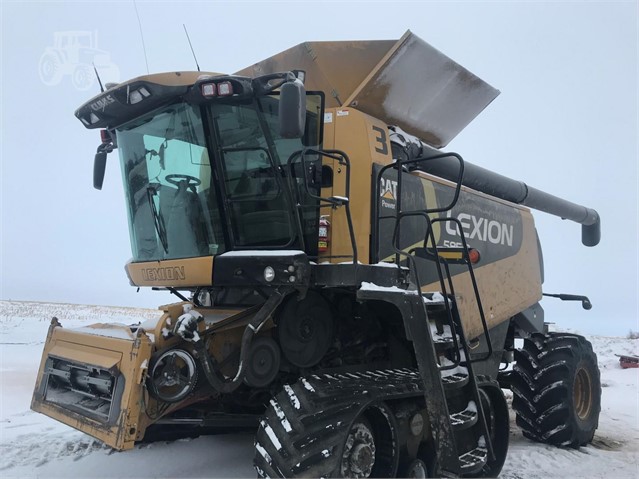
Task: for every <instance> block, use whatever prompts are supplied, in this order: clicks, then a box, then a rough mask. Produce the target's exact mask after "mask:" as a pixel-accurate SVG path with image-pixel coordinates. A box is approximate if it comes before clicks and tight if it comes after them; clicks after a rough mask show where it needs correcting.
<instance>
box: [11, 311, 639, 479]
mask: <svg viewBox="0 0 639 479" xmlns="http://www.w3.org/2000/svg"><path fill="white" fill-rule="evenodd" d="M158 315H159V311H155V310H147V309H130V308H112V307H100V306H79V305H69V304H50V303H22V302H17V301H0V394H1V395H0V477H3V478H8V477H21V478H22V477H41V478H52V477H87V478H88V477H131V478H136V479H137V478H140V477H255V472H254V470H253V467H252V461H253V438H252V436H251V435H248V434H233V435H220V436H208V437H200V438H197V439H190V440H180V441H175V442H169V443H167V442H159V443H154V444H147V445H140V446H138V447H136V448H135V449H133V450H131V451H126V452H115V451H113V450H111V449H109V448H107V447H105V446H103V445H102V444H101V443H99V442H98V441H94V440H93V439H92V438H91V437H89V436H87V435H85V434H83V433H81V432H78V431H75V430H73V429H71V428H69V427H67V426H64V425H62V424H60V423H58V422H56V421H54V420H52V419H49V418H47V417H46V416H43V415H41V414H36V413H34V412H32V411H31V410H30V409H29V405H30V402H31V394H32V392H33V386H34V383H35V377H36V373H37V369H38V366H39V362H40V356H41V353H42V344H43V341H44V338H45V336H46V332H47V329H48V325H49V321H50V318H51V317H52V316H56V317H58V319H59V320H60V321H61V323H62V324H63V326H67V327H76V326H82V325H86V324H91V323H94V322H118V321H119V322H125V323H135V322H138V321H144V320H145V319H147V318H154V317H158ZM590 339H591V341H592V343H593V346H594V348H595V351H596V352H597V354H598V356H599V366H600V368H601V378H602V385H603V399H602V413H601V419H600V423H599V429H598V431H597V434H596V435H595V440H594V443H593V444H592V445H591V446H588V447H584V448H581V449H579V450H574V449H558V448H554V447H550V446H545V445H541V444H536V443H533V442H531V441H528V440H527V439H525V438H523V437H522V435H521V432H520V431H519V429H518V428H517V426H516V425H515V422H514V416H512V421H511V438H510V451H509V453H508V459H507V460H506V465H505V466H504V470H503V472H502V474H501V477H504V478H510V479H520V478H547V477H556V478H559V477H562V478H563V477H597V478H604V477H605V478H609V477H610V478H613V477H614V478H620V477H625V478H635V479H636V478H639V369H626V370H623V369H621V368H620V367H619V361H618V358H617V357H615V354H635V355H637V354H639V340H631V339H625V338H618V337H602V336H597V337H592V338H590Z"/></svg>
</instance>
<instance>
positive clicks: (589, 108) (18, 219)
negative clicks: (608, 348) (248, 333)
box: [0, 0, 639, 334]
mask: <svg viewBox="0 0 639 479" xmlns="http://www.w3.org/2000/svg"><path fill="white" fill-rule="evenodd" d="M1 9H2V10H1V16H2V20H1V31H2V33H1V35H2V38H1V54H2V58H1V68H2V70H1V80H0V84H1V98H0V104H1V110H2V112H1V113H2V116H1V124H0V135H1V137H0V162H1V163H0V168H1V172H0V176H1V177H2V197H1V203H0V213H1V216H2V224H1V231H0V234H1V239H0V242H1V248H2V249H1V258H0V270H1V278H0V279H1V284H0V298H1V299H22V300H42V301H59V302H74V303H88V304H107V305H120V306H127V305H130V306H148V307H156V306H157V305H160V304H163V303H166V302H170V301H172V298H171V297H170V296H168V295H167V294H166V293H158V292H151V291H144V290H143V291H140V292H139V293H136V292H135V288H133V287H131V286H129V284H128V280H127V278H126V275H125V273H124V264H125V262H126V261H127V260H128V258H130V256H131V249H130V245H129V234H128V230H127V220H126V212H125V207H124V198H123V193H122V182H121V178H120V172H119V166H118V164H117V161H116V160H117V155H111V156H110V157H109V164H108V166H107V175H106V179H105V186H104V188H103V190H102V191H101V192H98V191H96V190H94V189H93V187H92V168H93V155H94V153H95V148H96V147H97V145H98V141H99V137H98V133H97V132H95V131H89V130H86V129H85V128H84V127H83V126H82V124H81V123H80V122H79V121H78V120H77V119H76V118H75V117H74V116H73V112H74V110H75V109H76V108H77V107H78V106H79V105H80V104H81V103H83V102H84V101H86V100H87V99H88V98H90V97H91V96H93V95H94V94H96V93H97V92H98V87H97V85H96V84H95V83H94V84H93V85H92V86H90V88H89V89H88V90H85V91H82V90H81V88H84V87H86V86H87V85H86V82H85V81H83V78H82V75H81V72H79V73H78V72H76V77H75V84H74V82H73V79H74V78H73V76H72V74H71V73H72V72H73V64H69V65H68V71H65V72H63V73H64V74H63V75H60V76H59V77H58V78H54V77H51V76H49V77H46V76H43V75H42V74H41V72H40V71H39V63H40V61H41V58H42V56H43V55H44V54H45V53H46V52H47V49H48V48H55V46H56V45H54V37H55V35H56V33H58V34H59V33H64V32H71V31H90V32H92V36H93V40H94V42H96V43H97V44H96V45H94V46H96V47H97V48H98V49H99V50H103V51H104V52H106V53H107V54H108V58H105V57H103V58H102V62H103V63H104V67H103V68H101V70H102V71H103V80H105V81H113V80H120V81H122V80H126V79H129V78H132V77H135V76H138V75H141V74H144V73H146V65H145V58H144V53H143V49H142V41H141V39H140V31H139V27H138V19H137V17H136V12H135V5H134V4H133V2H132V1H123V2H97V1H93V2H88V1H87V2H28V1H22V2H10V1H5V0H1ZM137 9H138V11H139V14H140V20H141V25H142V31H143V33H144V41H145V44H146V51H147V60H148V65H149V69H150V71H151V72H152V73H153V72H160V71H171V70H193V69H195V65H194V62H193V59H192V56H191V53H190V50H189V47H188V44H187V42H186V39H185V36H184V32H183V29H182V24H183V23H184V24H186V25H187V27H188V29H189V33H190V36H191V40H192V42H193V46H194V48H195V51H196V53H197V56H198V61H199V63H200V66H201V67H202V69H203V70H211V71H219V72H229V73H231V72H234V71H237V70H239V69H240V68H242V67H245V66H247V65H250V64H252V63H255V62H257V61H259V60H261V59H263V58H266V57H268V56H271V55H273V54H275V53H277V52H279V51H281V50H284V49H286V48H289V47H291V46H293V45H296V44H298V43H301V42H303V41H307V40H355V39H359V40H369V39H397V38H399V37H400V36H401V35H402V34H403V33H404V32H405V31H406V30H407V29H410V30H412V31H413V32H414V33H415V34H417V35H418V36H419V37H421V38H422V39H424V40H426V41H427V42H428V43H430V44H431V45H433V46H434V47H436V48H438V49H439V50H441V51H442V52H444V53H445V54H447V55H448V56H450V57H451V58H453V59H454V60H456V61H457V62H458V63H460V64H462V65H463V66H465V67H466V68H468V69H469V70H471V71H472V72H474V73H475V74H477V75H478V76H480V77H481V78H483V79H484V80H485V81H487V82H488V83H490V84H491V85H493V86H494V87H496V88H497V89H499V90H500V91H501V92H502V93H501V95H500V96H499V97H498V98H497V99H496V100H495V101H494V102H493V103H492V104H491V105H490V106H489V107H488V108H487V109H486V110H485V111H484V112H483V113H482V114H480V115H479V117H478V118H477V119H476V120H475V121H473V123H471V124H470V126H468V127H467V128H466V129H465V130H464V131H462V132H461V133H460V135H459V136H458V137H457V138H456V139H455V140H454V141H453V142H452V143H451V144H450V145H449V147H448V149H449V150H454V151H457V152H459V153H461V154H462V155H463V156H464V157H465V158H466V159H467V160H468V161H470V162H472V163H475V164H478V165H481V166H484V167H486V168H488V169H492V170H495V171H497V172H499V173H502V174H505V175H507V176H510V177H513V178H515V179H518V180H522V181H525V182H526V183H527V184H529V185H531V186H535V187H536V188H539V189H541V190H544V191H547V192H549V193H553V194H556V195H558V196H561V197H564V198H566V199H569V200H572V201H574V202H576V203H580V204H583V205H585V206H588V207H592V208H595V209H596V210H598V212H599V214H600V216H601V218H602V241H601V243H600V244H599V246H597V247H595V248H587V247H585V246H583V245H582V244H581V241H580V226H579V225H577V224H574V223H570V222H565V221H562V220H560V219H559V218H556V217H553V216H548V215H546V214H544V213H539V212H537V213H535V218H536V222H537V228H538V231H539V236H540V239H541V242H542V246H543V248H544V259H545V268H546V282H545V285H544V290H545V291H546V292H553V293H559V292H562V293H575V294H586V295H588V296H589V297H590V299H591V300H592V302H593V305H594V307H593V309H592V310H591V311H584V310H582V309H581V307H580V305H579V303H563V304H562V303H560V302H559V301H558V300H548V299H546V300H544V301H543V303H542V304H543V306H544V308H545V309H546V320H547V321H552V322H555V323H557V324H558V326H567V327H573V328H578V329H580V330H582V331H585V332H592V333H610V334H625V333H627V332H628V330H629V329H631V328H632V329H634V330H639V325H638V324H637V321H638V319H637V317H638V303H637V291H638V289H639V288H638V270H639V267H638V266H639V265H638V258H637V250H638V246H637V238H638V231H637V219H638V195H637V192H638V181H637V162H638V140H637V131H638V111H639V109H638V92H637V88H638V87H637V80H638V78H637V75H638V53H637V44H638V41H639V36H638V26H637V18H638V16H639V12H638V10H637V2H635V1H627V2H613V1H605V2H523V1H517V2H514V1H513V2H480V1H477V2H460V1H457V2H426V1H422V2H398V1H395V2H348V1H339V2H302V1H298V2H271V1H269V2H239V1H236V2H193V3H187V2H180V3H178V2H145V1H142V0H138V1H137ZM58 46H59V45H58Z"/></svg>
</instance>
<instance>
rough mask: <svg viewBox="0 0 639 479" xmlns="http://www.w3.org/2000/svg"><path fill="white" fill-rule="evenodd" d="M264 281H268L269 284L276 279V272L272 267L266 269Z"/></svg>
mask: <svg viewBox="0 0 639 479" xmlns="http://www.w3.org/2000/svg"><path fill="white" fill-rule="evenodd" d="M264 279H265V280H266V282H267V283H270V282H271V281H273V280H274V279H275V270H274V269H273V268H271V267H270V266H267V267H266V268H264Z"/></svg>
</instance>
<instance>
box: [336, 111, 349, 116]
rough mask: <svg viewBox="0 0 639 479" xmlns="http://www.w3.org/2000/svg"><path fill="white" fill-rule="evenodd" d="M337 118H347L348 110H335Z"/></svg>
mask: <svg viewBox="0 0 639 479" xmlns="http://www.w3.org/2000/svg"><path fill="white" fill-rule="evenodd" d="M337 116H348V110H337Z"/></svg>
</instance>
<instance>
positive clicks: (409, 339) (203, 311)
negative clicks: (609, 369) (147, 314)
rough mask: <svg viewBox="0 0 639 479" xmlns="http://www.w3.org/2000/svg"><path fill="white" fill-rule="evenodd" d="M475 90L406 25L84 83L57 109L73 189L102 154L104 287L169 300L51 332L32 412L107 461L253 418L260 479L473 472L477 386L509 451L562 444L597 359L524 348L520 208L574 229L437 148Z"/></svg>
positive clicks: (525, 254)
mask: <svg viewBox="0 0 639 479" xmlns="http://www.w3.org/2000/svg"><path fill="white" fill-rule="evenodd" d="M497 95H498V91H497V90H495V89H494V88H492V87H491V86H490V85H488V84H486V83H485V82H484V81H482V80H481V79H479V78H477V77H476V76H475V75H473V74H472V73H470V72H469V71H467V70H466V69H464V68H463V67H461V66H460V65H458V64H456V63H455V62H453V61H452V60H451V59H449V58H448V57H446V56H444V55H443V54H442V53H440V52H439V51H437V50H435V49H434V48H432V47H431V46H429V45H428V44H426V43H425V42H424V41H422V40H420V39H419V38H417V37H416V36H415V35H413V34H411V33H410V32H407V33H406V34H405V35H404V36H403V37H402V38H401V39H400V40H398V41H360V42H310V43H304V44H302V45H298V46H296V47H294V48H292V49H289V50H287V51H285V52H282V53H280V54H278V55H275V56H274V57H272V58H269V59H267V60H264V61H262V62H260V63H257V64H255V65H253V66H251V67H249V68H246V69H244V70H242V71H240V72H237V73H236V74H234V75H223V74H218V73H202V72H174V73H163V74H157V75H146V76H142V77H138V78H135V79H133V80H130V81H127V82H124V83H120V84H117V85H110V86H108V88H107V90H106V91H104V92H102V93H100V94H99V95H97V96H96V97H94V98H92V99H91V100H89V101H88V102H87V103H85V104H84V105H82V106H81V107H80V108H79V109H78V110H77V111H76V116H77V117H78V119H79V120H80V121H81V122H82V123H83V124H84V125H85V126H86V127H87V128H90V129H96V128H99V129H101V132H102V143H101V145H100V146H99V147H98V152H97V154H96V158H95V171H94V185H95V186H96V188H98V189H100V188H101V187H102V180H103V177H104V168H105V163H106V156H107V154H108V153H110V152H112V151H113V150H115V149H117V151H118V153H119V158H120V166H121V168H122V176H123V179H124V191H125V195H126V203H127V210H128V218H129V226H130V235H131V245H132V250H133V259H132V260H131V261H130V262H129V263H128V264H127V265H126V271H127V274H128V276H129V279H130V282H131V284H132V285H133V286H146V287H153V288H161V289H168V290H169V291H171V292H172V293H174V294H175V295H176V296H178V297H179V298H180V300H181V301H180V302H178V303H175V304H171V305H167V306H162V307H160V309H161V310H162V314H161V315H159V318H158V320H157V321H155V322H147V323H144V324H135V325H130V326H125V325H114V324H95V325H91V326H87V327H84V328H80V329H72V330H67V329H65V328H63V327H61V325H60V324H59V323H58V322H57V320H55V319H54V320H53V321H52V324H51V327H50V330H49V334H48V336H47V341H46V344H45V349H44V353H43V357H42V363H41V367H40V371H39V374H38V379H37V384H36V388H35V392H34V397H33V402H32V408H33V409H34V410H35V411H39V412H42V413H43V414H46V415H48V416H50V417H53V418H55V419H57V420H59V421H61V422H64V423H65V424H68V425H70V426H72V427H75V428H77V429H79V430H81V431H84V432H86V433H87V434H90V435H92V436H94V437H96V438H98V439H100V440H101V441H103V442H104V443H105V444H108V445H110V446H112V447H114V448H117V449H128V448H131V447H133V445H134V443H135V442H136V441H141V440H151V439H153V438H157V437H171V436H173V437H175V436H178V435H184V434H199V433H202V432H208V431H211V430H215V429H230V428H247V427H254V428H255V429H256V431H257V432H256V443H255V448H256V454H255V468H256V470H257V472H258V474H259V475H260V476H264V477H275V476H281V477H298V476H312V477H320V476H338V477H394V476H402V477H407V476H408V477H425V476H427V475H440V474H446V475H458V476H459V475H465V476H469V475H470V476H495V475H497V474H499V471H500V470H501V467H502V465H503V463H504V461H505V459H506V453H507V448H508V431H509V419H508V408H507V404H506V401H505V399H504V396H503V393H502V390H501V388H500V387H509V388H512V390H513V392H514V400H513V407H514V409H515V410H516V412H517V423H518V424H519V425H520V426H521V428H522V430H523V433H524V435H525V436H526V437H529V438H531V439H534V440H537V441H545V442H548V443H552V444H558V445H568V446H573V447H579V446H580V445H583V444H586V443H588V442H589V441H590V440H591V439H592V437H593V434H594V431H595V429H596V427H597V422H598V417H599V410H600V394H601V389H600V383H599V371H598V368H597V358H596V356H595V354H594V353H593V351H592V347H591V345H590V343H589V342H588V341H586V340H585V339H584V338H582V337H580V336H576V335H572V334H563V333H547V332H545V331H544V329H545V328H544V314H543V309H542V308H541V306H540V305H539V301H540V300H541V298H542V281H543V266H542V257H541V248H540V244H539V241H538V238H537V234H536V231H535V226H534V223H533V217H532V215H531V213H530V210H529V207H530V208H534V209H540V210H542V211H545V212H547V213H551V214H554V215H557V216H560V217H562V218H566V219H570V220H573V221H576V222H578V223H581V224H582V241H583V243H584V244H586V245H587V246H594V245H596V244H597V243H598V241H599V235H600V232H599V231H600V230H599V217H598V215H597V212H596V211H594V210H591V209H588V208H585V207H582V206H579V205H575V204H573V203H570V202H568V201H565V200H562V199H559V198H557V197H554V196H552V195H549V194H547V193H543V192H541V191H539V190H536V189H534V188H532V187H529V186H527V185H526V184H524V183H522V182H519V181H514V180H511V179H508V178H505V177H503V176H500V175H498V174H496V173H493V172H490V171H487V170H485V169H483V168H480V167H478V166H474V165H472V164H470V163H467V162H464V160H463V159H462V157H461V156H460V155H458V154H455V153H445V152H442V151H441V150H440V149H441V148H443V147H445V146H446V145H447V144H448V142H449V141H450V140H451V139H452V138H454V137H455V135H457V134H458V133H459V132H460V131H461V130H462V129H463V128H464V127H465V126H466V125H467V124H468V123H469V122H470V121H472V119H473V118H474V117H475V116H476V115H477V114H479V113H480V112H481V111H482V110H483V109H484V108H485V107H486V106H487V105H488V104H489V103H490V102H491V101H492V100H493V99H494V98H495V97H496V96H497ZM561 298H562V299H572V300H575V299H577V300H581V301H582V303H583V305H584V307H586V308H587V309H589V307H590V304H589V302H588V299H587V298H585V297H582V296H574V295H561ZM515 338H524V342H523V347H522V348H521V349H515V345H514V341H515ZM513 361H515V365H514V368H512V371H511V372H501V371H502V369H500V364H504V363H511V362H513ZM211 466H212V467H214V465H213V464H212V465H211Z"/></svg>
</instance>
